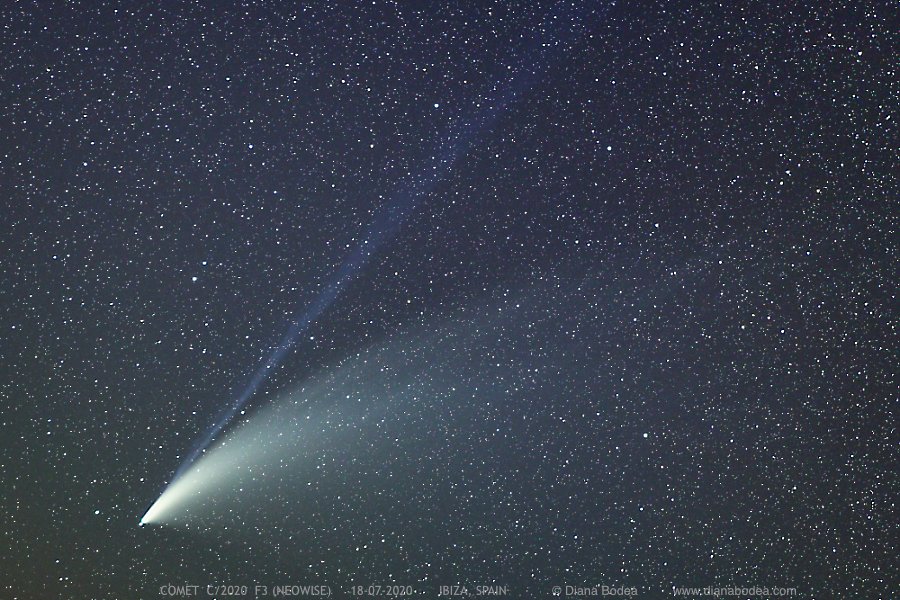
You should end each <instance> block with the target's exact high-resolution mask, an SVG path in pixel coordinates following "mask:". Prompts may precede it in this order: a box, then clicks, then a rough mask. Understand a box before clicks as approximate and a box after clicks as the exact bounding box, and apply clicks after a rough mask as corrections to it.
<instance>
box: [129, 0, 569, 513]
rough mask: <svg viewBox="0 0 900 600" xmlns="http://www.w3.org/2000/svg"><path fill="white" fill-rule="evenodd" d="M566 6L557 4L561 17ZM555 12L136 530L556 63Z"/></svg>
mask: <svg viewBox="0 0 900 600" xmlns="http://www.w3.org/2000/svg"><path fill="white" fill-rule="evenodd" d="M564 6H565V5H564V4H560V5H559V7H558V11H559V10H562V8H561V7H564ZM558 11H553V12H551V13H549V14H547V15H546V16H545V18H544V22H543V23H542V24H541V26H540V27H538V28H537V29H536V31H538V32H540V34H535V35H533V36H531V38H530V40H529V41H528V42H527V43H526V45H525V46H524V49H523V50H522V53H521V56H515V57H510V61H509V62H516V63H517V64H519V65H522V66H520V67H519V68H517V69H509V71H510V72H511V73H512V75H511V76H509V77H508V78H507V79H505V80H504V81H501V82H499V83H497V84H495V85H493V86H492V88H491V91H489V92H488V93H486V94H483V95H482V96H481V98H480V99H479V101H478V102H475V103H474V107H473V108H472V109H470V110H469V111H468V112H467V113H466V112H464V114H463V115H462V116H461V118H458V119H455V120H453V121H452V122H451V125H450V126H448V127H447V129H446V131H445V133H444V135H443V136H441V137H440V138H439V141H438V143H437V144H435V146H434V148H433V151H432V152H431V153H430V154H429V158H428V159H426V160H425V161H423V163H422V164H421V165H420V168H418V169H416V170H415V171H413V172H412V173H411V174H410V175H409V176H408V177H407V178H405V179H403V180H401V181H400V182H398V184H397V185H396V186H395V188H394V190H393V192H392V193H391V195H390V196H389V198H388V200H387V201H386V202H385V203H384V204H382V205H381V206H380V208H379V209H378V210H377V211H376V213H375V215H374V217H373V219H372V221H371V222H370V223H369V225H368V227H367V228H366V230H365V231H364V233H363V235H362V236H361V241H360V242H359V244H358V245H357V246H356V247H355V248H354V249H353V250H352V251H351V252H350V254H348V255H347V257H346V258H345V259H344V261H343V262H342V264H341V265H340V266H339V267H338V269H337V270H336V271H335V272H334V273H333V274H332V275H331V276H330V278H329V279H328V280H327V281H326V283H325V285H324V286H323V287H322V289H321V291H320V292H319V294H318V295H317V296H316V297H315V298H314V299H313V300H312V302H311V303H310V304H309V305H308V306H306V307H305V308H303V309H302V310H301V311H300V312H298V314H297V315H296V316H295V318H294V319H293V320H292V322H291V325H290V327H289V328H288V330H287V331H286V332H285V334H284V335H283V336H282V338H281V340H280V342H279V343H278V344H277V345H276V346H275V347H274V348H273V349H272V350H271V351H270V353H269V354H268V356H267V357H266V359H265V360H264V361H263V362H262V364H261V365H260V366H259V367H258V368H257V370H256V371H255V372H254V373H253V375H252V376H251V377H250V379H249V382H248V383H247V385H246V386H245V387H244V388H243V391H242V392H241V393H239V394H238V395H237V396H236V397H235V398H234V399H233V400H232V402H231V403H230V404H229V405H228V406H227V407H226V408H225V410H223V412H222V413H221V416H220V417H219V418H218V419H217V420H216V421H215V422H214V423H213V424H212V425H210V426H209V427H208V428H207V429H206V431H205V432H204V433H203V434H202V435H201V436H200V437H199V438H198V439H197V440H196V442H195V443H194V444H193V446H192V447H191V448H190V450H189V451H188V452H187V453H186V455H185V458H184V459H183V460H182V461H181V464H180V465H179V467H178V468H177V469H176V471H175V474H174V476H173V477H172V479H171V481H170V483H169V484H168V485H167V486H166V487H165V488H164V489H163V492H162V493H161V494H160V496H159V498H158V499H157V500H156V502H154V503H153V504H152V505H151V506H150V507H149V508H148V509H147V511H146V512H145V514H144V516H143V517H142V518H141V520H140V523H139V524H140V525H141V526H143V525H146V524H149V523H153V522H154V519H155V517H156V516H157V515H158V513H159V512H160V511H161V510H163V508H164V507H165V504H166V502H169V501H171V500H172V499H173V495H174V496H175V498H177V490H178V489H179V487H178V486H179V482H180V481H181V480H182V479H183V478H184V477H185V476H186V475H187V474H188V473H189V472H191V473H193V469H192V467H193V466H194V465H195V463H198V461H199V459H201V458H202V457H203V455H204V453H205V452H206V450H207V448H209V447H210V445H211V444H212V443H213V442H214V441H216V439H217V438H218V436H219V435H220V434H221V433H222V431H223V430H224V429H225V428H226V427H227V426H228V424H229V423H230V422H231V421H232V420H233V419H234V418H235V416H236V415H237V414H238V413H239V412H240V411H241V410H242V409H243V408H244V406H246V404H247V403H248V402H249V401H250V399H251V398H252V397H253V396H254V395H255V394H256V392H257V391H259V389H260V388H261V387H262V386H263V384H264V383H265V382H266V380H267V379H268V378H269V376H270V375H271V374H272V373H273V372H274V371H275V370H276V369H277V368H278V366H279V365H280V364H281V363H282V361H283V360H284V358H285V357H286V356H287V355H288V353H289V352H290V351H291V349H292V348H293V346H294V345H295V344H296V342H297V340H298V339H299V338H300V337H301V336H302V335H303V334H304V333H305V332H306V331H307V330H308V329H309V328H310V327H311V326H312V325H313V323H315V322H316V321H317V320H318V319H319V318H320V317H321V316H322V315H323V314H325V313H326V312H327V311H328V309H329V308H330V307H331V306H332V305H333V304H334V303H335V302H336V301H337V300H338V298H340V296H341V295H342V294H343V293H344V291H345V290H346V289H347V287H348V286H349V285H350V284H351V283H352V282H353V281H354V280H355V279H356V278H357V277H358V276H359V274H360V273H361V272H362V271H363V270H364V269H365V267H366V266H367V265H368V264H369V262H370V261H371V260H372V257H373V256H375V255H376V254H377V253H378V252H379V251H380V250H381V249H382V248H383V247H384V246H385V245H387V244H389V243H390V242H391V241H392V240H393V239H394V238H395V237H396V235H397V233H398V232H399V231H400V229H401V228H402V226H403V224H404V223H405V222H406V221H407V220H408V219H409V217H410V216H411V215H412V214H413V213H414V212H415V210H416V208H417V207H418V206H419V204H420V203H421V202H422V200H423V199H424V198H425V197H426V196H427V195H428V194H429V193H430V192H431V191H433V189H434V188H435V186H436V184H438V183H439V182H441V181H442V180H444V179H445V178H446V177H447V176H448V175H449V174H450V173H451V172H452V171H453V169H454V168H455V166H456V164H457V162H458V161H459V159H460V158H461V157H462V156H464V155H465V154H467V153H468V152H469V150H470V149H471V147H472V145H473V144H474V143H475V142H476V141H477V140H478V139H479V138H480V137H481V136H482V135H483V134H484V133H485V132H486V131H489V130H490V129H492V128H493V126H494V125H495V123H496V122H497V120H498V119H499V118H500V116H501V115H502V114H503V113H504V111H505V110H506V109H507V107H509V106H510V104H512V103H514V102H515V101H517V100H518V99H519V98H521V97H522V96H523V94H524V93H525V92H526V91H527V90H529V89H531V88H532V87H533V86H534V85H535V83H536V82H537V81H539V79H540V78H541V77H542V76H543V75H544V74H546V72H547V71H548V70H549V66H550V65H551V64H554V63H556V62H557V61H558V59H559V58H560V56H561V54H562V52H563V51H564V49H566V48H567V47H569V46H570V44H569V42H571V37H572V35H573V30H575V31H577V30H579V27H580V25H581V23H580V21H581V19H580V18H579V15H572V18H570V19H563V18H557V16H558V15H557V14H556V13H557V12H558ZM512 59H517V60H515V61H513V60H512Z"/></svg>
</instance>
